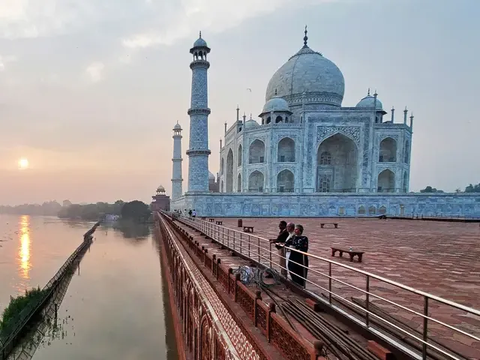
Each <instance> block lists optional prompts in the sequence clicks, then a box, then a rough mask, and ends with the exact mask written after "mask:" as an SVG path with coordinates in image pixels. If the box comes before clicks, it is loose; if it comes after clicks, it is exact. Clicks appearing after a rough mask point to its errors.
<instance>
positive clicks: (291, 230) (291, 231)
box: [283, 222, 295, 273]
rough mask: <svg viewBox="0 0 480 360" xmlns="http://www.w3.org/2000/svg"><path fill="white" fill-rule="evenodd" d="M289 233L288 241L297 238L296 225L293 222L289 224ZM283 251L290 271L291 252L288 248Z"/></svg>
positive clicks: (286, 265)
mask: <svg viewBox="0 0 480 360" xmlns="http://www.w3.org/2000/svg"><path fill="white" fill-rule="evenodd" d="M287 231H288V237H287V241H288V240H289V239H291V238H292V237H294V236H295V224H294V223H292V222H289V223H288V224H287ZM283 250H284V252H285V268H287V269H288V259H289V258H290V253H291V251H290V249H288V248H284V249H283ZM287 273H288V270H287Z"/></svg>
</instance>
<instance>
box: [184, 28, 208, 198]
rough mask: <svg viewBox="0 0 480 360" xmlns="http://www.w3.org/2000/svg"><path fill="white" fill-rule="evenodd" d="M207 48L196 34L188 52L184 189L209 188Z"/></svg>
mask: <svg viewBox="0 0 480 360" xmlns="http://www.w3.org/2000/svg"><path fill="white" fill-rule="evenodd" d="M209 52H210V48H209V47H208V46H207V43H206V42H205V40H203V39H202V33H201V32H200V37H199V38H198V40H197V41H195V43H194V44H193V47H192V48H191V49H190V53H191V54H192V55H193V61H192V62H191V63H190V69H192V98H191V105H190V109H189V110H188V115H190V148H189V149H188V150H187V155H188V159H189V160H188V192H189V193H195V192H209V186H208V156H209V155H210V150H209V149H208V115H209V114H210V109H209V108H208V88H207V71H208V68H209V67H210V63H209V62H208V61H207V54H208V53H209Z"/></svg>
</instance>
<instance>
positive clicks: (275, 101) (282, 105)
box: [262, 96, 290, 113]
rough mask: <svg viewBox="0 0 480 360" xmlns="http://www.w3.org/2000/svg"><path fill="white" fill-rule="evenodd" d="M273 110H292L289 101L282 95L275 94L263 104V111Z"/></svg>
mask: <svg viewBox="0 0 480 360" xmlns="http://www.w3.org/2000/svg"><path fill="white" fill-rule="evenodd" d="M272 111H288V112H289V111H290V107H289V106H288V103H287V102H286V101H285V100H284V99H283V98H281V97H278V96H275V97H273V98H271V99H270V100H268V101H267V102H266V103H265V105H264V106H263V110H262V113H269V112H272Z"/></svg>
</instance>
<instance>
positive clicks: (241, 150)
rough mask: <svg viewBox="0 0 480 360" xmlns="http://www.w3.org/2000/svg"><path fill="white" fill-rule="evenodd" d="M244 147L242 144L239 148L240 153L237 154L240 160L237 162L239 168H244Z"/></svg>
mask: <svg viewBox="0 0 480 360" xmlns="http://www.w3.org/2000/svg"><path fill="white" fill-rule="evenodd" d="M242 157H243V147H242V145H241V144H240V145H239V146H238V153H237V158H238V162H237V165H238V166H242V160H243V158H242Z"/></svg>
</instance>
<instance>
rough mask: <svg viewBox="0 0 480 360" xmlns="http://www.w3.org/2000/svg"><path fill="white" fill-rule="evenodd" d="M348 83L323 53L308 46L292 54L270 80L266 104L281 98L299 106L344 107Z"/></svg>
mask: <svg viewBox="0 0 480 360" xmlns="http://www.w3.org/2000/svg"><path fill="white" fill-rule="evenodd" d="M344 93H345V80H344V78H343V74H342V72H341V71H340V69H339V68H338V67H337V66H336V65H335V64H334V63H333V62H331V61H330V60H328V59H327V58H325V57H324V56H323V55H322V54H320V53H318V52H315V51H313V50H312V49H310V48H309V47H308V46H307V45H305V46H304V47H303V48H302V49H301V50H300V51H299V52H297V53H296V54H295V55H293V56H292V57H291V58H290V59H289V60H288V61H287V62H286V63H285V64H284V65H283V66H282V67H281V68H280V69H278V70H277V72H275V74H274V75H273V76H272V78H271V79H270V82H269V83H268V86H267V92H266V96H265V101H268V100H270V99H272V98H274V97H282V98H284V99H285V100H287V101H288V102H289V104H290V105H291V104H292V103H295V102H296V103H300V101H301V99H302V97H303V95H304V94H305V101H306V103H316V104H326V105H333V106H341V105H342V100H343V95H344Z"/></svg>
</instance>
